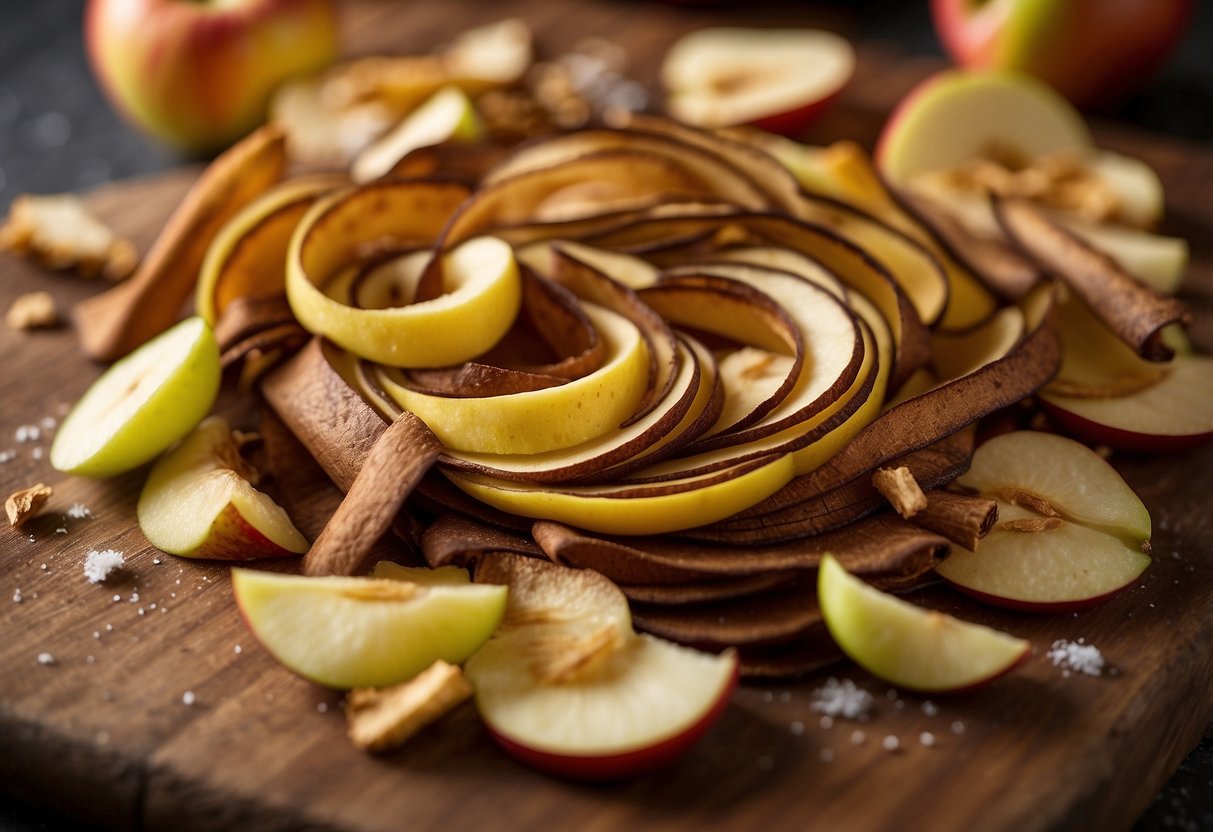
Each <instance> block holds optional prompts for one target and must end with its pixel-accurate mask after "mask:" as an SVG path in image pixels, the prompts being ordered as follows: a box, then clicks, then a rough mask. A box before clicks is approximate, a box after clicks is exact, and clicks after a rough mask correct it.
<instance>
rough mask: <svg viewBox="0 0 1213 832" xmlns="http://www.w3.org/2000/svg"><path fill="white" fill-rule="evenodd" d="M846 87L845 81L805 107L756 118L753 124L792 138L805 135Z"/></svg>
mask: <svg viewBox="0 0 1213 832" xmlns="http://www.w3.org/2000/svg"><path fill="white" fill-rule="evenodd" d="M844 89H846V84H845V83H844V84H842V85H841V86H839V87H838V89H836V90H834V91H833V92H832V93H830V94H829V95H827V96H825V97H824V98H819V99H817V100H816V101H812V102H810V103H808V104H805V105H804V106H803V107H797V108H796V109H794V110H789V111H788V112H786V113H775V114H773V115H769V116H763V117H762V118H760V119H755V121H754V123H753V126H754V127H759V128H761V129H763V130H766V131H767V132H768V133H775V134H777V135H780V136H787V137H788V138H790V139H795V138H798V137H800V136H803V135H804V131H805V130H807V129H808V127H809V125H811V124H812V123H813V122H814V121H816V120H817V119H818V118H820V117H821V116H822V114H823V113H825V111H826V110H828V109H829V108H830V107H831V106H832V105H833V104H834V102H835V101H837V100H838V98H839V96H841V95H842V91H843V90H844Z"/></svg>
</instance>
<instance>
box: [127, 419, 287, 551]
mask: <svg viewBox="0 0 1213 832" xmlns="http://www.w3.org/2000/svg"><path fill="white" fill-rule="evenodd" d="M255 476H256V471H254V470H252V468H251V467H250V466H249V464H248V463H246V462H245V461H244V460H243V459H242V458H241V457H240V451H239V449H238V448H237V446H236V442H235V440H234V439H233V437H232V431H231V429H230V428H229V427H228V424H227V422H225V421H224V420H223V419H222V418H221V417H219V416H212V417H210V418H209V419H205V420H204V421H203V422H202V424H200V425H198V427H196V428H195V429H194V431H193V432H192V433H191V434H190V435H189V436H187V437H186V438H185V439H184V440H183V441H182V443H181V444H180V445H178V446H177V447H176V448H174V449H173V450H171V451H169V452H168V453H167V454H165V455H164V456H163V457H161V458H160V460H159V461H158V462H157V463H156V465H155V466H154V467H153V468H152V472H151V474H149V475H148V478H147V482H146V483H145V484H144V486H143V491H142V493H140V495H139V505H138V508H137V513H138V516H139V528H140V529H142V530H143V534H144V536H145V537H147V539H148V542H149V543H151V544H152V545H153V546H155V547H156V548H157V549H160V550H161V551H163V552H168V553H169V554H170V555H180V556H182V557H190V558H215V559H218V560H254V559H256V558H270V557H285V556H288V555H297V554H301V553H303V552H305V551H307V547H308V543H307V540H306V539H305V538H304V537H303V535H301V534H300V533H299V531H298V530H297V529H296V528H295V526H294V525H293V524H292V523H291V519H290V518H289V517H288V516H287V514H286V512H285V511H283V509H282V508H281V507H280V506H279V505H278V504H277V503H275V502H274V501H273V500H271V499H270V498H269V496H267V495H265V494H263V493H261V492H260V491H258V490H257V489H255V488H254V487H253V486H252V485H251V484H250V480H252V479H255Z"/></svg>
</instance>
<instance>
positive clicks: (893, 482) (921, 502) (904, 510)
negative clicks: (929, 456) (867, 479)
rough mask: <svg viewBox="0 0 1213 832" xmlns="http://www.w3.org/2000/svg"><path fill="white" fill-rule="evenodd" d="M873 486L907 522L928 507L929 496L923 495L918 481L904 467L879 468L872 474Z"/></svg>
mask: <svg viewBox="0 0 1213 832" xmlns="http://www.w3.org/2000/svg"><path fill="white" fill-rule="evenodd" d="M872 485H873V486H874V487H875V488H876V490H877V491H879V492H880V493H881V495H882V496H883V497H884V498H885V499H886V500H888V501H889V505H891V506H893V509H894V510H895V511H896V512H897V513H898V514H900V515H901V516H902V517H904V518H905V519H906V520H909V519H910V518H911V517H913V516H914V515H915V514H917V513H918V512H920V511H922V510H923V509H924V508H926V507H927V495H926V494H923V493H922V489H921V488H919V487H918V481H917V480H915V479H914V475H913V474H912V473H910V469H909V468H907V467H905V466H904V465H903V466H901V467H900V468H877V469H876V470H875V471H873V472H872Z"/></svg>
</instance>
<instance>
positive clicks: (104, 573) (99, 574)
mask: <svg viewBox="0 0 1213 832" xmlns="http://www.w3.org/2000/svg"><path fill="white" fill-rule="evenodd" d="M125 563H126V558H125V557H123V555H122V553H121V552H119V551H116V550H114V549H101V550H97V549H93V550H92V551H91V552H89V553H88V554H87V555H85V556H84V577H86V578H88V582H89V583H90V584H99V583H101V582H102V581H104V580H105V579H106V578H108V577H109V576H110V574H111V573H113V572H114V571H116V570H118V569H121V568H122V567H123V565H124V564H125ZM116 598H117V596H115V599H116Z"/></svg>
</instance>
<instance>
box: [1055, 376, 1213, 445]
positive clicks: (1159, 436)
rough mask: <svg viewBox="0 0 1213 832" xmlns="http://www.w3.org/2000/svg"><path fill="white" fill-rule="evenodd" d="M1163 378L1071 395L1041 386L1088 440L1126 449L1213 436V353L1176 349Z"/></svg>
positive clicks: (1058, 413)
mask: <svg viewBox="0 0 1213 832" xmlns="http://www.w3.org/2000/svg"><path fill="white" fill-rule="evenodd" d="M1160 369H1161V372H1162V373H1163V375H1162V378H1161V379H1160V380H1159V381H1158V382H1156V383H1154V384H1151V385H1149V386H1147V387H1144V388H1142V389H1140V390H1136V391H1133V392H1130V393H1128V394H1126V395H1123V396H1100V397H1088V396H1072V395H1063V394H1061V393H1059V392H1054V391H1051V390H1047V389H1046V390H1044V391H1042V392H1041V400H1042V401H1043V402H1044V405H1045V408H1046V409H1047V410H1048V411H1049V415H1051V416H1052V417H1053V418H1054V419H1056V421H1057V423H1058V424H1060V425H1061V426H1062V427H1063V428H1065V429H1066V430H1067V431H1069V432H1071V433H1073V434H1075V435H1077V436H1081V437H1082V438H1084V439H1087V440H1089V441H1091V442H1099V443H1102V444H1105V445H1109V446H1111V447H1113V448H1119V449H1121V450H1126V451H1182V450H1186V449H1189V448H1195V447H1199V446H1200V445H1203V444H1205V443H1206V442H1208V441H1210V440H1211V439H1213V383H1210V380H1211V379H1213V358H1210V357H1209V356H1205V355H1195V354H1190V353H1180V354H1178V355H1176V356H1175V358H1174V359H1172V360H1171V362H1170V363H1169V364H1165V365H1162V367H1161V368H1160Z"/></svg>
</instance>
